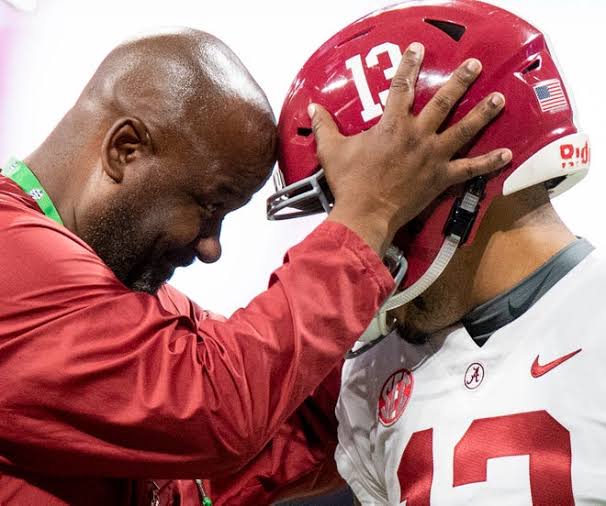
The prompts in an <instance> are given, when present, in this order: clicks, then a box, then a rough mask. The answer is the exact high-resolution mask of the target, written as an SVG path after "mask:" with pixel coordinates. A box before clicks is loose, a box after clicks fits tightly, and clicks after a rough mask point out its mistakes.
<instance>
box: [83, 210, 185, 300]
mask: <svg viewBox="0 0 606 506" xmlns="http://www.w3.org/2000/svg"><path fill="white" fill-rule="evenodd" d="M134 216H136V211H135V210H134V209H133V208H132V206H131V205H130V204H129V203H128V202H124V203H114V204H113V205H111V206H108V207H107V208H106V210H104V211H103V212H101V213H98V214H97V215H96V219H95V221H94V222H92V223H89V224H88V225H87V226H86V227H84V229H83V230H81V231H80V237H81V238H82V239H83V240H84V241H85V242H86V243H87V244H88V245H89V246H90V247H91V248H93V250H95V253H97V255H98V256H99V257H100V258H101V260H103V262H105V264H106V265H107V266H108V267H109V268H110V269H111V270H112V271H113V273H114V274H115V275H116V277H117V278H118V279H119V280H120V281H121V282H122V283H123V284H124V285H126V286H127V287H128V288H130V289H132V290H136V291H140V292H147V293H150V294H152V295H153V294H155V293H157V291H158V290H159V289H160V287H161V286H162V285H163V284H164V283H165V281H166V280H167V279H168V278H169V277H170V276H171V275H172V272H173V270H174V269H173V268H170V267H169V266H164V267H160V266H159V265H158V264H159V263H160V262H158V260H159V259H158V255H157V253H156V243H157V239H156V238H152V237H150V236H149V235H148V234H145V233H144V232H143V231H142V230H141V224H142V221H141V220H136V219H134V218H133V217H134ZM137 225H139V227H138V226H137Z"/></svg>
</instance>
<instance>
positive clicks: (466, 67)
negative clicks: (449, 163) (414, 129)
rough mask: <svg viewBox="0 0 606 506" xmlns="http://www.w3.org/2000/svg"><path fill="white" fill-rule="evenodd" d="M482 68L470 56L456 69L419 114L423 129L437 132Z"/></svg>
mask: <svg viewBox="0 0 606 506" xmlns="http://www.w3.org/2000/svg"><path fill="white" fill-rule="evenodd" d="M481 70H482V64H481V63H480V62H479V60H476V59H475V58H470V59H469V60H466V61H465V62H463V64H462V65H461V66H460V67H459V68H458V69H457V70H455V71H454V73H453V74H452V76H450V79H448V81H446V84H444V86H442V87H441V88H440V89H439V90H438V92H437V93H436V94H435V95H434V96H433V97H432V99H431V100H430V101H429V102H428V103H427V105H426V106H425V107H424V108H423V110H422V111H421V113H420V114H419V123H420V125H419V126H420V127H421V129H422V131H424V132H435V131H436V130H437V129H438V128H440V125H441V124H442V123H444V120H445V119H446V118H447V116H448V114H450V111H451V110H452V108H453V107H454V106H455V104H456V103H457V102H458V101H459V99H460V98H461V97H462V96H463V95H464V94H465V92H466V91H467V89H468V88H469V87H470V86H471V85H472V83H473V82H474V81H475V80H476V78H477V77H478V75H479V74H480V72H481Z"/></svg>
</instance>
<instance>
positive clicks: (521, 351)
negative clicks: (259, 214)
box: [268, 0, 606, 506]
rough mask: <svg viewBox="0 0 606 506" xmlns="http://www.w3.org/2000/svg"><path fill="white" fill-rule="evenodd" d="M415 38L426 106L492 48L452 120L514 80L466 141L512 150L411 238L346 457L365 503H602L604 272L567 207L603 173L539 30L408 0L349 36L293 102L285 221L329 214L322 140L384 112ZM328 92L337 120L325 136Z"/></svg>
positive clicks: (342, 463)
mask: <svg viewBox="0 0 606 506" xmlns="http://www.w3.org/2000/svg"><path fill="white" fill-rule="evenodd" d="M411 41H420V42H421V43H423V44H424V46H425V48H426V49H425V56H424V62H423V64H422V67H421V69H420V74H419V76H418V83H417V94H416V99H415V102H414V105H413V106H412V108H411V113H412V114H415V113H416V112H418V111H419V110H420V109H421V108H422V107H423V106H424V105H425V104H426V103H427V101H428V100H429V98H430V97H431V96H433V94H434V92H435V90H436V89H437V88H438V87H439V86H440V85H441V84H442V83H443V82H445V80H446V79H447V78H448V77H449V75H450V74H451V73H452V72H453V71H454V69H455V68H456V67H457V64H458V62H459V61H461V60H462V59H464V58H467V57H476V58H478V59H479V60H480V61H482V63H483V71H482V74H481V76H480V77H479V79H478V80H477V81H476V83H475V84H474V86H473V87H472V89H471V90H470V92H469V93H468V94H467V95H466V96H465V99H464V100H463V101H461V102H460V103H459V104H458V105H457V107H456V110H455V113H454V114H452V115H450V116H449V117H448V118H447V120H446V121H445V122H444V125H443V126H444V127H446V126H448V125H449V124H450V123H451V122H453V121H456V120H457V119H458V118H460V117H462V116H463V115H464V114H465V113H466V112H468V111H469V110H470V109H471V108H472V107H473V106H474V105H475V104H476V103H477V102H478V100H479V97H482V96H483V95H484V94H485V92H486V91H487V90H499V91H501V92H502V93H503V94H504V95H505V96H506V97H507V107H506V109H505V110H504V112H503V113H502V114H501V116H500V117H499V118H498V119H497V120H496V121H495V122H494V123H492V124H491V125H489V126H488V127H487V128H486V129H485V131H484V132H482V134H481V135H480V136H479V137H478V138H476V139H475V140H476V141H477V142H476V143H475V144H474V145H473V148H471V149H470V150H469V151H466V150H463V151H462V152H461V153H460V155H461V156H463V155H465V156H467V155H468V154H469V155H473V154H474V153H478V152H484V151H489V150H490V149H491V148H492V147H494V146H499V145H507V146H511V147H512V150H513V159H512V161H511V163H510V164H509V165H508V166H507V167H506V168H505V169H503V170H501V171H500V172H499V173H497V174H496V175H494V176H491V177H479V178H476V179H474V180H472V181H471V182H470V183H467V184H465V185H460V186H457V187H453V188H450V189H449V190H448V191H447V192H445V193H444V194H443V195H442V196H441V197H440V198H438V199H437V200H436V201H434V202H433V204H431V205H430V206H429V207H428V208H427V209H425V210H424V211H423V212H422V213H421V214H420V215H419V216H418V218H417V219H416V220H415V221H414V222H412V223H410V224H409V225H407V226H406V227H405V228H404V229H402V230H400V232H399V234H398V235H397V237H396V239H395V240H394V245H393V247H392V249H391V255H390V256H391V261H392V265H393V272H394V276H395V277H396V279H397V281H398V282H399V291H398V292H397V293H395V294H394V295H393V297H392V298H391V299H390V300H389V301H388V302H387V303H386V304H385V305H384V306H383V308H382V310H381V312H380V313H379V314H378V315H377V317H376V318H375V320H374V322H373V324H372V325H371V326H370V327H369V329H368V330H367V331H366V333H365V334H364V335H363V336H362V337H361V339H360V341H359V342H358V343H357V345H356V346H355V347H354V348H353V349H352V350H351V352H350V353H349V354H348V356H347V357H346V360H345V365H344V366H343V370H342V385H341V393H340V397H339V401H338V403H337V408H336V414H337V418H338V422H339V429H338V437H339V444H338V447H337V451H336V454H335V456H336V461H337V466H338V470H339V472H340V474H341V476H342V477H343V478H344V479H345V480H346V481H347V483H348V484H349V486H350V487H351V488H352V490H353V492H354V494H355V495H356V497H357V499H358V500H359V501H360V503H362V504H364V505H374V504H389V505H399V504H406V505H407V506H424V505H429V504H448V505H464V504H491V505H495V504H507V505H512V504H534V505H535V506H547V505H549V506H553V505H556V504H557V505H571V504H592V505H595V504H598V503H600V504H601V503H602V501H604V500H605V498H606V479H605V478H606V471H605V470H604V467H603V465H602V462H603V456H604V452H605V451H606V405H605V403H604V401H603V399H605V398H606V383H605V382H604V381H603V380H602V378H601V366H602V358H603V357H604V355H605V353H606V343H605V341H604V338H603V329H604V328H605V327H606V314H605V312H604V311H603V309H602V298H601V293H602V290H603V286H604V285H605V283H606V266H605V264H604V261H603V260H602V259H601V257H600V255H599V254H598V253H596V252H595V251H594V249H593V247H592V245H591V244H590V243H589V242H588V241H587V240H585V239H582V238H577V237H575V235H574V234H573V233H572V232H571V231H570V230H569V229H568V228H567V227H566V225H565V224H564V223H563V222H562V220H561V219H560V217H559V216H558V214H557V213H556V211H555V210H554V208H553V207H552V204H551V202H550V199H551V197H554V196H556V195H557V194H559V193H562V192H563V191H565V190H567V189H569V188H570V187H571V186H573V185H574V184H575V183H577V182H578V181H579V180H581V179H582V178H583V177H584V176H585V174H586V173H587V170H588V167H589V161H590V147H589V141H588V137H587V135H586V134H585V133H583V132H582V131H581V130H580V129H579V126H578V123H577V121H576V118H575V114H574V109H573V102H572V97H571V95H570V92H569V91H568V90H567V89H566V87H565V83H564V81H563V79H562V75H561V73H560V71H559V69H558V67H557V64H556V61H555V57H554V55H553V52H552V50H551V49H550V47H549V45H548V42H547V39H546V37H545V36H544V35H543V34H542V33H541V32H540V31H539V30H537V29H536V28H535V27H533V26H531V25H530V24H529V23H527V22H526V21H524V20H522V19H520V18H519V17H517V16H515V15H513V14H511V13H509V12H507V11H505V10H502V9H500V8H497V7H494V6H492V5H488V4H485V3H482V2H479V1H474V0H453V1H448V2H423V3H419V2H412V3H404V4H400V5H396V6H393V7H390V8H387V9H385V10H381V11H378V12H374V13H372V14H370V15H369V16H366V17H364V18H362V19H361V20H359V21H357V22H355V23H353V24H352V25H350V26H348V27H346V28H345V29H344V30H342V31H340V32H339V33H338V34H336V35H335V36H334V37H332V38H331V39H330V40H329V41H328V42H326V43H325V44H324V45H323V46H322V47H320V49H319V50H318V51H317V52H316V53H314V55H313V56H312V57H311V58H310V59H309V61H308V62H307V63H306V64H305V66H304V67H303V68H302V70H301V71H300V73H299V75H298V76H297V78H296V79H295V82H294V85H293V87H292V89H291V91H290V93H289V95H288V98H287V100H286V102H285V104H284V107H283V110H282V114H281V119H280V129H281V153H280V172H279V173H278V174H277V177H276V180H277V185H278V189H279V191H278V192H277V193H276V194H275V195H274V196H272V198H270V200H269V201H268V213H269V217H270V218H272V219H280V218H288V217H293V216H299V215H305V214H310V213H314V212H321V211H327V212H330V209H331V205H332V196H331V194H330V188H329V185H328V184H327V182H326V181H325V179H324V176H323V173H322V171H321V169H320V167H321V162H322V161H323V160H325V159H326V156H328V155H327V154H326V153H325V152H323V149H322V148H323V143H322V137H323V136H324V135H326V136H328V135H330V136H336V135H344V136H347V135H353V134H356V133H358V132H361V131H364V130H366V129H368V128H370V127H371V126H372V125H373V124H375V123H376V122H377V121H378V120H379V119H380V117H381V115H382V112H383V107H384V104H385V103H386V99H387V89H388V87H389V82H390V79H391V78H392V77H393V76H394V72H395V69H396V68H397V66H398V63H399V61H400V59H401V54H402V50H403V49H404V48H405V47H406V46H407V45H408V44H409V43H410V42H411ZM310 102H314V103H318V104H321V105H323V106H324V107H325V108H326V109H327V110H328V111H329V112H330V113H331V114H332V116H333V118H334V124H333V123H330V122H328V123H329V124H328V125H323V128H321V129H314V130H312V129H311V125H310V124H309V119H308V118H307V115H306V114H305V108H306V106H307V105H308V104H309V103H310ZM442 105H443V107H444V109H445V110H448V109H449V107H450V106H452V104H449V103H443V104H442ZM324 123H327V121H324ZM339 132H340V133H339ZM314 133H315V137H314ZM344 138H345V137H344ZM316 148H317V149H318V151H317V156H316ZM600 399H602V400H600Z"/></svg>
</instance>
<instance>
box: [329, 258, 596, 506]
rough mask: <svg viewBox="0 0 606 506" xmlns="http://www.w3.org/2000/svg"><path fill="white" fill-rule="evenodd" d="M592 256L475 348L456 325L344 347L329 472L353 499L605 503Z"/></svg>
mask: <svg viewBox="0 0 606 506" xmlns="http://www.w3.org/2000/svg"><path fill="white" fill-rule="evenodd" d="M605 288H606V263H605V262H604V260H602V259H601V258H600V256H599V255H598V254H597V253H596V252H593V253H591V254H590V255H589V256H588V257H587V258H585V259H584V260H583V261H582V262H581V263H580V264H579V265H577V266H576V267H575V268H574V269H573V270H572V271H571V272H569V273H568V274H567V275H566V276H565V277H564V278H562V279H561V280H560V281H558V282H557V283H556V285H555V286H553V287H552V288H551V289H550V290H549V291H548V292H547V293H546V294H545V295H543V297H542V298H540V299H539V300H538V301H537V302H536V303H535V304H534V305H533V306H532V307H531V308H530V309H529V310H528V311H527V312H526V313H524V314H523V315H522V316H520V317H519V318H517V319H516V320H514V321H513V322H511V323H509V324H508V325H506V326H504V327H502V328H501V329H499V330H498V331H496V332H495V333H494V334H493V335H492V336H491V337H490V339H488V341H487V342H486V344H485V345H484V346H483V347H479V346H478V345H477V344H476V343H475V342H474V341H473V339H472V338H471V337H470V336H469V334H468V333H467V331H466V330H465V328H464V327H462V326H457V327H454V328H450V329H448V330H446V331H444V332H441V333H439V334H436V335H434V336H432V338H431V339H430V341H429V342H428V343H427V344H426V345H423V346H417V345H412V344H409V343H407V342H405V341H404V340H403V339H401V338H400V337H399V336H398V335H397V334H396V333H392V334H391V335H389V336H388V337H386V338H385V339H384V340H383V341H381V342H380V343H378V344H377V345H376V346H374V347H373V348H371V349H370V350H368V351H367V352H366V353H364V354H362V355H360V356H359V357H357V358H354V359H350V360H346V361H345V366H344V368H343V384H342V389H341V395H340V398H339V402H338V404H337V410H336V412H337V418H338V420H339V446H338V448H337V451H336V460H337V465H338V468H339V472H340V473H341V475H342V476H343V478H344V479H345V480H346V481H347V483H348V484H349V485H350V486H351V488H352V489H353V491H354V493H355V495H356V496H357V497H358V499H359V500H360V502H361V503H362V504H363V505H374V504H381V505H384V504H389V505H400V504H406V505H407V506H429V505H448V506H455V505H469V504H480V505H491V506H494V505H507V506H511V505H526V504H534V505H535V506H556V505H557V506H563V505H570V504H577V505H579V504H582V505H597V504H606V376H605V362H606V297H605V296H604V289H605Z"/></svg>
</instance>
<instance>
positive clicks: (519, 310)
mask: <svg viewBox="0 0 606 506" xmlns="http://www.w3.org/2000/svg"><path fill="white" fill-rule="evenodd" d="M552 270H553V267H552V268H551V269H549V272H547V274H545V275H544V276H543V279H542V280H541V282H540V283H539V284H538V285H537V286H536V288H535V289H534V290H533V291H532V293H531V294H530V295H528V296H527V297H525V299H524V302H522V304H519V305H517V304H514V303H513V302H512V301H511V299H510V300H509V301H508V305H509V314H511V316H513V319H514V320H515V319H516V318H519V317H520V316H522V315H523V314H524V313H525V312H526V311H528V310H529V309H530V307H531V306H532V305H533V304H534V303H535V302H536V301H537V300H538V299H539V297H537V295H539V294H540V293H541V290H542V289H543V285H544V284H545V281H547V279H548V278H549V276H550V275H551V271H552Z"/></svg>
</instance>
